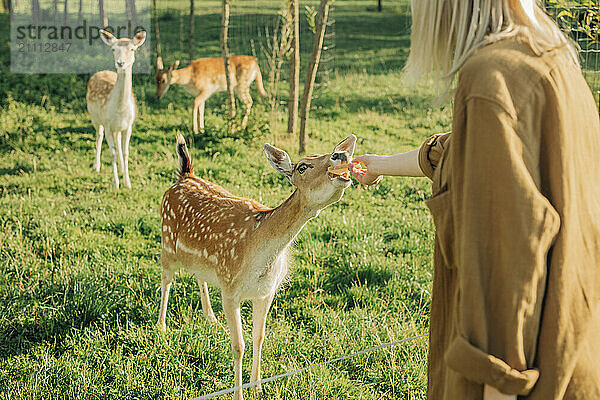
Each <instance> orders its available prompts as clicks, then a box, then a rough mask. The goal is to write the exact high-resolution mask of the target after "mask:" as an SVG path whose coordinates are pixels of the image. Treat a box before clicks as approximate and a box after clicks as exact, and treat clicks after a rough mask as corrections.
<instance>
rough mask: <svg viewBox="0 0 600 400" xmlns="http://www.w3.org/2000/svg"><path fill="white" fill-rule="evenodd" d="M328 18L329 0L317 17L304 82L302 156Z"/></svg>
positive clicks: (301, 129)
mask: <svg viewBox="0 0 600 400" xmlns="http://www.w3.org/2000/svg"><path fill="white" fill-rule="evenodd" d="M328 17H329V0H321V6H320V9H319V15H318V16H317V27H316V29H315V41H314V43H313V49H312V54H311V56H310V63H309V64H308V71H307V73H306V81H305V82H304V93H303V95H302V106H301V108H300V147H299V152H300V154H303V153H304V152H305V151H306V148H305V146H306V126H307V124H308V115H309V113H310V102H311V99H312V93H313V88H314V86H315V79H316V78H317V69H318V68H319V60H320V59H321V50H322V49H323V39H324V38H325V30H326V29H327V19H328Z"/></svg>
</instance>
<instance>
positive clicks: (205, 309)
mask: <svg viewBox="0 0 600 400" xmlns="http://www.w3.org/2000/svg"><path fill="white" fill-rule="evenodd" d="M198 285H199V286H200V301H201V302H202V313H204V316H205V317H206V319H207V320H208V322H211V323H213V324H215V323H217V319H216V318H215V313H214V312H213V309H212V307H211V305H210V298H209V297H208V286H207V285H206V282H203V281H201V280H200V279H198Z"/></svg>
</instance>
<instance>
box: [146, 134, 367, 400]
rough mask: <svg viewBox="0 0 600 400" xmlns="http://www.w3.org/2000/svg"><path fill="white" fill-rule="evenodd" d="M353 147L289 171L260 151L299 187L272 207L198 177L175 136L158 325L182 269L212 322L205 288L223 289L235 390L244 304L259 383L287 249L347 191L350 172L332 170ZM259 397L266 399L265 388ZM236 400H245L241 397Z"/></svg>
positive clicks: (285, 161) (269, 150) (280, 155)
mask: <svg viewBox="0 0 600 400" xmlns="http://www.w3.org/2000/svg"><path fill="white" fill-rule="evenodd" d="M355 143H356V136H354V135H351V136H349V137H348V138H346V139H345V140H344V141H343V142H341V143H340V144H339V145H337V146H336V147H335V149H334V150H333V153H331V154H325V155H314V156H309V157H305V158H303V159H301V160H300V161H299V162H298V163H297V164H292V162H291V161H290V158H289V156H288V155H287V153H286V152H285V151H283V150H279V149H278V148H276V147H273V146H271V145H270V144H268V143H267V144H265V145H264V147H263V150H264V152H265V153H266V156H267V159H268V160H269V162H270V163H271V165H272V166H273V167H274V168H275V169H276V170H277V171H279V172H280V173H281V174H283V175H284V176H285V177H286V178H287V179H288V180H289V181H290V183H292V185H294V186H295V187H296V190H295V191H294V193H293V194H292V195H291V196H290V197H289V198H288V199H287V200H286V201H284V202H283V203H282V204H281V205H279V206H278V207H275V208H268V207H265V206H263V205H262V204H260V203H258V202H256V201H254V200H251V199H246V198H243V197H238V196H235V195H233V194H231V193H229V192H227V191H226V190H225V189H223V188H222V187H221V186H219V185H217V184H214V183H211V182H208V181H206V180H204V179H202V178H199V177H197V176H196V175H194V173H193V167H192V164H191V159H190V154H189V152H188V149H187V147H186V144H185V141H184V139H183V136H181V135H179V136H178V139H177V154H178V156H179V179H178V180H177V182H176V183H175V184H174V185H173V186H171V188H169V190H167V192H166V193H165V195H164V198H163V202H162V207H161V214H162V242H161V244H162V254H161V263H162V268H163V270H162V287H161V288H162V297H161V303H160V312H159V317H158V325H159V327H160V329H162V330H163V331H165V330H166V325H165V317H166V313H167V302H168V299H169V289H170V287H171V282H172V279H173V276H174V274H175V272H176V271H177V269H179V268H180V267H184V268H185V269H186V270H187V271H188V272H190V273H191V274H193V275H195V276H196V277H197V278H198V283H199V284H200V290H201V302H202V311H203V313H204V315H205V316H206V317H207V318H208V319H209V320H210V321H215V316H214V314H213V311H212V308H211V305H210V300H209V297H208V289H207V286H206V282H208V283H210V284H211V285H215V286H217V287H219V288H220V289H221V295H222V299H223V312H224V313H225V317H226V319H227V325H228V326H229V332H230V334H231V347H232V353H233V361H234V363H233V365H234V373H235V385H236V386H239V385H241V384H242V357H243V354H244V340H243V338H242V321H241V317H240V303H241V302H242V301H243V300H252V308H253V309H252V324H253V327H252V341H253V348H252V350H253V351H252V373H251V377H250V379H251V380H252V381H253V382H256V381H259V380H260V352H261V347H262V343H263V339H264V336H265V326H266V325H265V324H266V317H267V313H268V311H269V308H270V306H271V301H272V300H273V296H274V295H275V292H276V291H277V289H278V287H279V286H280V285H281V283H282V282H283V280H284V278H285V276H286V274H287V271H288V257H289V256H288V247H289V246H290V243H291V242H292V240H294V238H295V237H296V235H297V234H298V233H299V232H300V230H301V229H302V227H303V226H304V225H305V224H306V223H307V222H308V221H309V220H310V219H312V218H314V217H316V216H317V215H318V214H319V212H320V211H321V209H323V208H325V207H327V206H328V205H330V204H333V203H335V202H336V201H338V200H339V199H340V198H341V197H342V194H343V193H344V189H346V188H347V187H348V186H350V177H349V175H348V171H347V169H346V171H345V172H339V171H338V173H339V175H337V174H336V175H334V174H333V173H331V172H329V171H328V170H329V169H330V168H331V167H336V166H338V167H339V166H340V165H342V166H343V165H345V164H346V163H347V162H348V161H349V160H350V159H351V158H352V154H353V153H354V145H355ZM338 170H339V168H338ZM255 390H256V391H257V392H258V393H261V392H262V389H261V387H260V385H257V386H255ZM235 398H236V399H242V393H241V390H238V391H237V392H236V393H235Z"/></svg>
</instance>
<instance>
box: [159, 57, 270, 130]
mask: <svg viewBox="0 0 600 400" xmlns="http://www.w3.org/2000/svg"><path fill="white" fill-rule="evenodd" d="M178 66H179V61H175V63H174V64H172V65H171V66H170V67H169V68H164V65H163V61H162V57H158V58H157V59H156V76H155V77H154V80H155V82H156V97H157V98H159V99H160V98H162V97H163V96H164V95H165V93H167V90H169V86H170V85H172V84H178V85H181V86H183V87H184V88H185V90H186V91H187V92H188V93H189V94H191V95H192V96H194V110H193V112H192V129H193V131H194V133H198V119H199V120H200V129H201V130H204V103H205V102H206V100H208V98H209V97H210V96H212V95H213V94H214V93H217V92H222V91H225V90H227V82H226V79H225V62H224V60H223V58H199V59H197V60H194V61H192V63H191V64H190V65H188V66H187V67H185V68H181V69H177V67H178ZM229 66H230V68H231V70H230V72H229V73H230V76H231V84H232V85H233V88H234V90H235V93H236V94H237V95H238V97H239V98H240V100H241V101H242V103H244V106H245V107H246V113H245V114H244V119H243V120H242V128H245V127H246V124H247V123H248V117H249V116H250V109H251V108H252V96H250V85H251V84H252V82H254V80H255V79H256V87H257V89H258V94H260V95H261V96H263V97H264V96H266V95H267V92H265V88H264V87H263V82H262V75H261V74H260V68H259V67H258V62H257V61H256V58H254V57H252V56H234V57H230V58H229Z"/></svg>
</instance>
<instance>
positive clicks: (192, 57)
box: [188, 0, 194, 64]
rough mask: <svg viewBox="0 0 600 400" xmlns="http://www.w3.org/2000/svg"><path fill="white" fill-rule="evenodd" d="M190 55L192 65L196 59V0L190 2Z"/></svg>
mask: <svg viewBox="0 0 600 400" xmlns="http://www.w3.org/2000/svg"><path fill="white" fill-rule="evenodd" d="M189 39H190V40H189V41H190V52H189V53H190V55H189V57H188V64H191V63H192V60H193V59H194V0H190V37H189Z"/></svg>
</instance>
